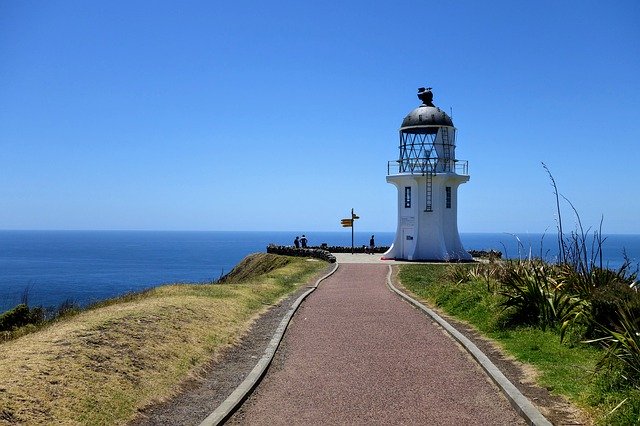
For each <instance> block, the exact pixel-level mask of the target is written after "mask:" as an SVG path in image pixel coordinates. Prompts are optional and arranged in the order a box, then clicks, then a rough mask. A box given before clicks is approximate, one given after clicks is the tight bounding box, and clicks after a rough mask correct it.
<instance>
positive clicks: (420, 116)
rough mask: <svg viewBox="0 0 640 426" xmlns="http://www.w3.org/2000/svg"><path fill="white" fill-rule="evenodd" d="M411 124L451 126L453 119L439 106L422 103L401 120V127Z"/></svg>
mask: <svg viewBox="0 0 640 426" xmlns="http://www.w3.org/2000/svg"><path fill="white" fill-rule="evenodd" d="M411 126H453V121H452V120H451V117H449V116H448V115H447V113H446V112H444V111H442V110H441V109H440V108H438V107H436V106H427V105H424V104H422V105H420V106H419V107H418V108H416V109H414V110H413V111H411V112H410V113H409V114H407V116H406V117H405V118H404V120H402V127H411Z"/></svg>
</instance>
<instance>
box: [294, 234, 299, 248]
mask: <svg viewBox="0 0 640 426" xmlns="http://www.w3.org/2000/svg"><path fill="white" fill-rule="evenodd" d="M293 245H294V246H296V248H300V238H298V236H297V235H296V239H295V240H293Z"/></svg>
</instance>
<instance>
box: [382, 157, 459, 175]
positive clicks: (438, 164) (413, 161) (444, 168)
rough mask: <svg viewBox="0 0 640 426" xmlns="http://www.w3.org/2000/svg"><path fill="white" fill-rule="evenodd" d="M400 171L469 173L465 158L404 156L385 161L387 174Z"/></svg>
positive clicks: (413, 172) (411, 172)
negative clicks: (404, 157) (446, 158)
mask: <svg viewBox="0 0 640 426" xmlns="http://www.w3.org/2000/svg"><path fill="white" fill-rule="evenodd" d="M401 173H410V174H423V175H424V174H427V173H431V174H434V173H457V174H459V175H468V174H469V162H468V161H467V160H444V159H438V158H406V159H403V160H393V161H389V162H387V175H395V174H401Z"/></svg>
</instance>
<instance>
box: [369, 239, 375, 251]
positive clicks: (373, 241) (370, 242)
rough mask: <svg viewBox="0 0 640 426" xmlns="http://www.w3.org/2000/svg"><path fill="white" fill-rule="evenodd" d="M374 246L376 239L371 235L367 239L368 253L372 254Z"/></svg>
mask: <svg viewBox="0 0 640 426" xmlns="http://www.w3.org/2000/svg"><path fill="white" fill-rule="evenodd" d="M375 247H376V240H375V238H374V236H373V235H372V236H371V239H370V240H369V254H373V249H374V248H375Z"/></svg>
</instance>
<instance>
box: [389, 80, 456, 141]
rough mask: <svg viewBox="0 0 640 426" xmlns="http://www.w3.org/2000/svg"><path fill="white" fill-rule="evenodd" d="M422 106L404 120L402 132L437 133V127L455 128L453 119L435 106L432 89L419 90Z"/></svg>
mask: <svg viewBox="0 0 640 426" xmlns="http://www.w3.org/2000/svg"><path fill="white" fill-rule="evenodd" d="M418 98H419V99H420V100H421V101H422V105H420V106H419V107H418V108H415V109H414V110H413V111H411V112H410V113H409V114H407V116H406V117H405V118H404V120H402V126H401V128H400V130H401V131H403V132H405V133H435V132H437V129H435V128H434V127H435V126H453V121H452V120H451V117H449V116H448V115H447V113H446V112H444V111H442V110H441V109H440V108H438V107H437V106H435V105H434V104H433V94H432V93H431V88H427V89H425V88H424V87H421V88H419V89H418Z"/></svg>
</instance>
